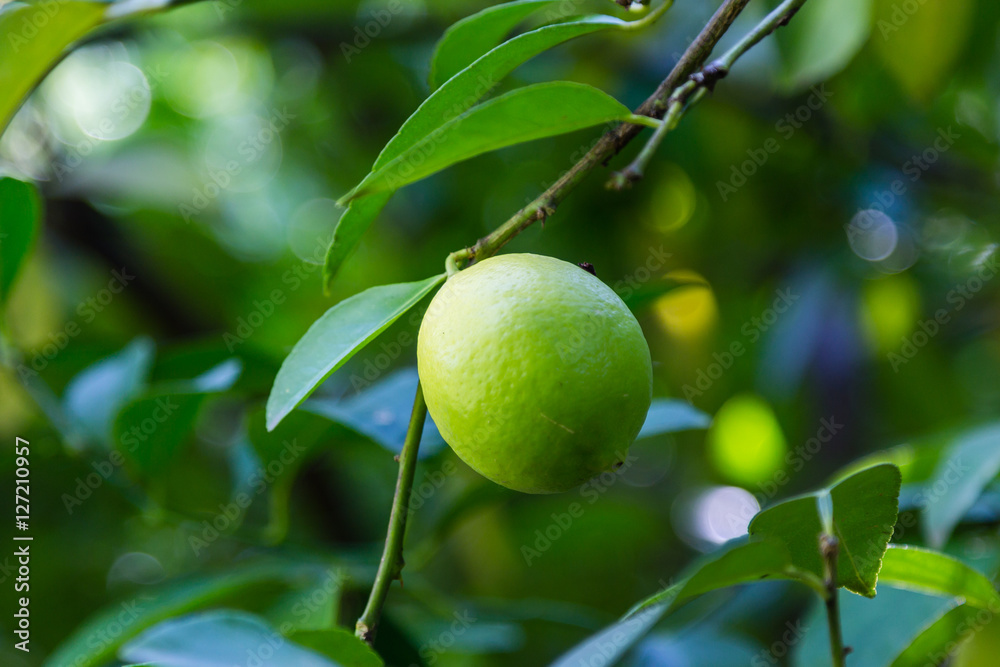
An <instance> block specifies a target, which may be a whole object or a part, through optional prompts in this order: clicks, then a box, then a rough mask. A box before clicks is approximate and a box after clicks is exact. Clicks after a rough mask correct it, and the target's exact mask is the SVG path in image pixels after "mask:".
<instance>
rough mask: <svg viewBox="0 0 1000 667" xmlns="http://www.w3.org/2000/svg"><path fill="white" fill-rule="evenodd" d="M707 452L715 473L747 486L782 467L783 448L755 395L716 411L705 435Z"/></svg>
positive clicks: (774, 424) (775, 427) (770, 415)
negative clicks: (706, 437)
mask: <svg viewBox="0 0 1000 667" xmlns="http://www.w3.org/2000/svg"><path fill="white" fill-rule="evenodd" d="M708 449H709V454H710V455H711V458H712V463H713V464H714V465H715V468H716V470H718V471H719V473H721V474H722V475H723V476H724V477H726V478H727V479H730V480H732V481H733V482H737V483H739V484H744V485H751V484H756V483H758V482H761V481H763V480H765V479H766V478H768V477H770V476H771V475H773V474H774V472H775V471H777V470H779V469H780V468H782V467H783V461H784V457H785V452H786V450H787V445H786V443H785V436H784V434H783V433H782V432H781V426H780V425H779V424H778V419H777V417H775V415H774V411H773V410H772V409H771V406H770V405H768V403H767V402H766V401H764V400H763V399H762V398H760V397H758V396H755V395H752V394H741V395H739V396H734V397H733V398H731V399H729V400H728V401H726V403H725V404H724V405H723V406H722V407H721V408H719V411H718V413H716V415H715V420H714V421H713V422H712V427H711V429H710V430H709V432H708Z"/></svg>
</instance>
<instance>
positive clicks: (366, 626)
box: [354, 383, 427, 645]
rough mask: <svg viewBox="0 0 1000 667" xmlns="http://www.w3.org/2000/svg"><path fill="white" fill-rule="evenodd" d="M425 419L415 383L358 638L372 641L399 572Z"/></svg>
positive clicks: (420, 392) (425, 408) (356, 629)
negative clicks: (381, 546)
mask: <svg viewBox="0 0 1000 667" xmlns="http://www.w3.org/2000/svg"><path fill="white" fill-rule="evenodd" d="M426 418H427V404H426V403H425V402H424V391H423V389H422V388H421V387H420V384H419V383H418V384H417V395H416V396H415V397H414V398H413V412H412V413H411V414H410V425H409V426H408V427H407V429H406V439H405V440H404V441H403V450H402V451H401V452H400V453H399V477H398V478H397V479H396V493H395V495H393V497H392V511H391V512H390V513H389V530H388V533H387V534H386V538H385V549H384V550H383V552H382V560H381V561H380V562H379V565H378V572H377V573H376V574H375V583H374V584H373V585H372V592H371V595H369V597H368V604H367V605H365V611H364V613H363V614H361V618H359V619H358V622H357V624H356V625H355V630H354V633H355V634H356V635H357V636H358V637H360V638H361V639H363V640H365V641H366V642H368V644H369V645H370V644H372V643H373V642H374V641H375V632H376V630H378V622H379V617H381V615H382V605H384V604H385V598H386V595H388V594H389V586H391V585H392V582H393V580H394V579H400V580H401V577H400V573H401V572H402V571H403V537H404V536H405V534H406V516H407V514H409V511H410V491H411V489H412V488H413V473H414V472H415V471H416V468H417V451H418V450H419V449H420V436H421V435H422V434H423V431H424V420H425V419H426Z"/></svg>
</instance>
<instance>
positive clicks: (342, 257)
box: [323, 151, 392, 295]
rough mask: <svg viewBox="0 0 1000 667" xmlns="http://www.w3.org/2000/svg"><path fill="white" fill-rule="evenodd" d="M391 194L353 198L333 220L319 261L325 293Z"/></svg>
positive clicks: (328, 290)
mask: <svg viewBox="0 0 1000 667" xmlns="http://www.w3.org/2000/svg"><path fill="white" fill-rule="evenodd" d="M383 152H385V151H383ZM391 197H392V193H391V192H380V193H378V194H375V195H371V196H370V197H364V198H363V199H356V200H354V201H352V202H351V203H350V205H349V206H348V207H347V210H346V211H344V214H343V215H342V216H340V219H339V220H337V226H336V227H335V228H334V230H333V239H332V240H331V241H330V246H329V247H328V248H327V249H326V259H324V261H323V290H324V292H326V294H327V295H329V293H330V284H331V283H332V282H333V279H334V277H336V275H337V272H338V271H339V270H340V267H341V266H342V265H343V264H344V262H345V261H347V258H348V257H350V255H351V253H352V252H354V248H355V247H356V246H357V245H358V243H360V242H361V237H362V236H364V235H365V232H366V231H368V228H369V227H371V226H372V223H373V222H374V221H375V218H377V217H378V214H379V213H381V212H382V209H383V208H385V205H386V203H387V202H388V201H389V199H390V198H391Z"/></svg>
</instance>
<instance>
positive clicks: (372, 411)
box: [302, 368, 445, 458]
mask: <svg viewBox="0 0 1000 667" xmlns="http://www.w3.org/2000/svg"><path fill="white" fill-rule="evenodd" d="M417 382H418V379H417V369H416V368H406V369H402V370H399V371H396V372H394V373H392V374H391V375H389V376H388V377H387V378H385V379H383V380H381V381H379V382H378V383H376V384H375V385H373V386H372V387H370V388H368V389H365V390H364V391H362V392H360V393H359V394H357V395H356V396H352V397H350V398H346V399H340V400H334V399H312V400H309V401H307V402H306V403H305V405H303V406H302V409H303V410H307V411H309V412H311V413H313V414H315V415H319V416H321V417H326V418H327V419H329V420H331V421H335V422H337V423H338V424H343V425H344V426H346V427H348V428H350V429H351V430H353V431H357V432H358V433H360V434H362V435H364V436H366V437H368V438H370V439H371V440H372V441H373V442H375V443H377V444H379V445H381V446H382V447H384V448H386V449H388V450H389V451H390V452H393V453H394V454H399V453H400V452H401V451H402V449H403V440H405V438H406V429H407V428H408V427H409V425H410V412H411V411H412V410H413V396H414V395H415V394H416V392H417ZM444 446H445V442H444V439H443V438H442V437H441V434H440V433H439V432H438V430H437V426H435V425H434V421H433V420H432V419H431V418H430V415H428V417H427V419H426V420H425V421H424V431H423V435H422V436H421V438H420V451H419V453H418V454H417V456H418V458H426V457H428V456H433V455H434V454H436V453H438V452H439V451H441V450H442V449H444Z"/></svg>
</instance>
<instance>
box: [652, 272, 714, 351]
mask: <svg viewBox="0 0 1000 667" xmlns="http://www.w3.org/2000/svg"><path fill="white" fill-rule="evenodd" d="M666 278H668V279H671V280H676V281H679V282H688V283H692V284H688V285H682V286H681V287H677V288H675V289H673V290H671V291H670V292H667V293H666V294H664V295H663V296H661V297H660V298H658V299H657V300H656V301H655V302H654V303H653V307H652V312H653V314H654V315H655V317H656V319H657V321H658V322H659V324H660V326H662V327H663V329H664V330H665V331H666V332H667V333H668V334H669V335H670V336H671V337H673V338H676V339H678V340H680V341H683V342H685V343H693V342H696V341H699V340H702V339H704V338H705V337H706V336H707V335H708V334H709V333H711V332H712V330H713V329H714V328H715V325H716V323H717V322H718V320H719V308H718V305H717V304H716V301H715V294H714V293H713V292H712V288H711V287H710V286H709V285H708V284H707V283H706V282H705V279H704V278H702V277H701V276H700V275H698V274H697V273H695V272H693V271H687V270H679V271H671V272H670V273H668V274H667V275H666Z"/></svg>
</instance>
